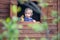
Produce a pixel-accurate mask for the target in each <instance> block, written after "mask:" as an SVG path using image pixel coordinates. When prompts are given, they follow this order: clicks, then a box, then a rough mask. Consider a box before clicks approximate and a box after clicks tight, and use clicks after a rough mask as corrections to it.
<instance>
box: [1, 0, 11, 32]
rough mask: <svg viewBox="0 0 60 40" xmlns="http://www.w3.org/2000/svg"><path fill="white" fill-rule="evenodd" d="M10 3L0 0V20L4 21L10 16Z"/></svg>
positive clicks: (6, 0) (7, 0)
mask: <svg viewBox="0 0 60 40" xmlns="http://www.w3.org/2000/svg"><path fill="white" fill-rule="evenodd" d="M9 4H10V1H9V0H0V19H6V18H7V17H8V16H9V14H10V8H9V7H10V5H9ZM2 26H3V25H2V24H1V23H0V33H1V32H2V31H1V29H2Z"/></svg>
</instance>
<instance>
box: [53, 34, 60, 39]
mask: <svg viewBox="0 0 60 40" xmlns="http://www.w3.org/2000/svg"><path fill="white" fill-rule="evenodd" d="M52 40H60V33H58V34H56V35H54V36H53V37H52Z"/></svg>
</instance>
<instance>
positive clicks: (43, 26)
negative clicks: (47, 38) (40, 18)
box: [28, 22, 48, 32]
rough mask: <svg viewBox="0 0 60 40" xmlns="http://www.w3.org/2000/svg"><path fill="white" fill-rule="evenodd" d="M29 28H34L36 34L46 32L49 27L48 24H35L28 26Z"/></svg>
mask: <svg viewBox="0 0 60 40" xmlns="http://www.w3.org/2000/svg"><path fill="white" fill-rule="evenodd" d="M28 26H29V27H32V29H33V30H34V31H35V32H42V31H44V30H47V28H48V25H47V23H45V22H44V23H42V24H41V23H39V24H38V23H34V24H28Z"/></svg>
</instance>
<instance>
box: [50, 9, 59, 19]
mask: <svg viewBox="0 0 60 40" xmlns="http://www.w3.org/2000/svg"><path fill="white" fill-rule="evenodd" d="M57 13H58V12H57V11H55V10H52V11H51V16H52V17H56V18H57V16H58V15H57Z"/></svg>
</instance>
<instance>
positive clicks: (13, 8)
mask: <svg viewBox="0 0 60 40" xmlns="http://www.w3.org/2000/svg"><path fill="white" fill-rule="evenodd" d="M12 12H13V13H14V14H16V13H17V5H12Z"/></svg>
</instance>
